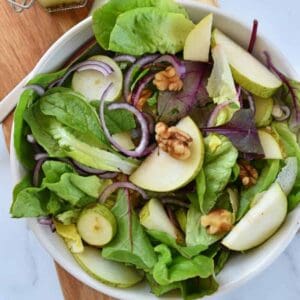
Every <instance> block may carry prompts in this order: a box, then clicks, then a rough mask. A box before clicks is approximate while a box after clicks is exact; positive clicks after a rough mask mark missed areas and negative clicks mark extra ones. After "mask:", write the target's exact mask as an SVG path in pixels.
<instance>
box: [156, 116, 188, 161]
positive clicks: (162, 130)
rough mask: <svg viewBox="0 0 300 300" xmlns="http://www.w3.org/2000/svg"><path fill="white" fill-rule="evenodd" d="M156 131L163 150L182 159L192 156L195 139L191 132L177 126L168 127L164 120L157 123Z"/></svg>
mask: <svg viewBox="0 0 300 300" xmlns="http://www.w3.org/2000/svg"><path fill="white" fill-rule="evenodd" d="M155 133H156V135H155V139H156V141H157V144H158V146H159V148H160V149H161V150H163V151H165V152H167V153H168V154H170V155H171V156H172V157H174V158H176V159H180V160H185V159H188V158H189V157H190V155H191V149H190V146H191V143H192V141H193V139H192V138H191V136H190V135H189V134H187V133H186V132H184V131H182V130H180V129H179V128H177V127H175V126H172V127H168V126H167V125H166V124H165V123H163V122H159V123H157V124H156V126H155Z"/></svg>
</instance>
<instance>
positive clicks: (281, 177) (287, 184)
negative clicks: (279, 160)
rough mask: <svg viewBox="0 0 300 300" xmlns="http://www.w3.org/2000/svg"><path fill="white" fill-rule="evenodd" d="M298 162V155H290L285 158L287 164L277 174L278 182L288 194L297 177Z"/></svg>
mask: <svg viewBox="0 0 300 300" xmlns="http://www.w3.org/2000/svg"><path fill="white" fill-rule="evenodd" d="M297 173H298V162H297V158H296V157H288V158H287V159H286V160H285V166H284V167H283V168H282V170H281V171H280V173H279V174H278V176H277V179H276V182H278V183H279V185H280V187H281V189H282V190H283V192H284V193H285V194H286V195H288V194H289V193H290V192H291V190H292V188H293V186H294V184H295V182H296V179H297Z"/></svg>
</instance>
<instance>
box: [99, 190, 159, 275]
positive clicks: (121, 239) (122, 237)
mask: <svg viewBox="0 0 300 300" xmlns="http://www.w3.org/2000/svg"><path fill="white" fill-rule="evenodd" d="M111 211H112V213H113V214H114V215H115V217H116V219H117V223H118V232H117V234H116V236H115V237H114V239H113V240H112V241H111V242H110V243H109V244H108V245H106V246H104V247H103V250H102V256H103V257H104V258H106V259H110V260H114V261H118V262H123V263H125V264H131V265H134V266H136V267H137V268H138V269H143V270H145V271H148V272H149V271H150V270H152V268H153V267H154V265H155V263H156V261H157V260H156V254H155V252H154V249H153V247H152V245H151V243H150V241H149V238H148V237H147V235H146V233H145V232H144V229H143V227H142V225H141V224H140V222H139V218H138V216H137V215H136V213H135V212H134V210H133V209H132V208H131V204H130V202H129V200H128V199H127V197H126V194H125V192H124V191H123V190H120V191H119V192H118V197H117V201H116V204H115V206H114V207H113V208H112V210H111Z"/></svg>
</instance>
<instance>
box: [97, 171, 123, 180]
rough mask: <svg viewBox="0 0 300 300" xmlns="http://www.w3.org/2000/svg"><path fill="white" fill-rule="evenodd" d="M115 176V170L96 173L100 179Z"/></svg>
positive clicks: (116, 174)
mask: <svg viewBox="0 0 300 300" xmlns="http://www.w3.org/2000/svg"><path fill="white" fill-rule="evenodd" d="M117 176H118V173H117V172H105V173H102V174H99V175H98V177H100V178H102V179H112V178H116V177H117Z"/></svg>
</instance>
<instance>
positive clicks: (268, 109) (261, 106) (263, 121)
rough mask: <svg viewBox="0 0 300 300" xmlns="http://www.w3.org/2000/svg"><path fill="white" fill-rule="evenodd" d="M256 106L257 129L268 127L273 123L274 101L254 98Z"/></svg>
mask: <svg viewBox="0 0 300 300" xmlns="http://www.w3.org/2000/svg"><path fill="white" fill-rule="evenodd" d="M253 100H254V104H255V116H254V120H255V125H256V126H257V127H264V126H268V125H269V124H270V123H271V121H272V110H273V99H272V98H261V97H257V96H254V97H253Z"/></svg>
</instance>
